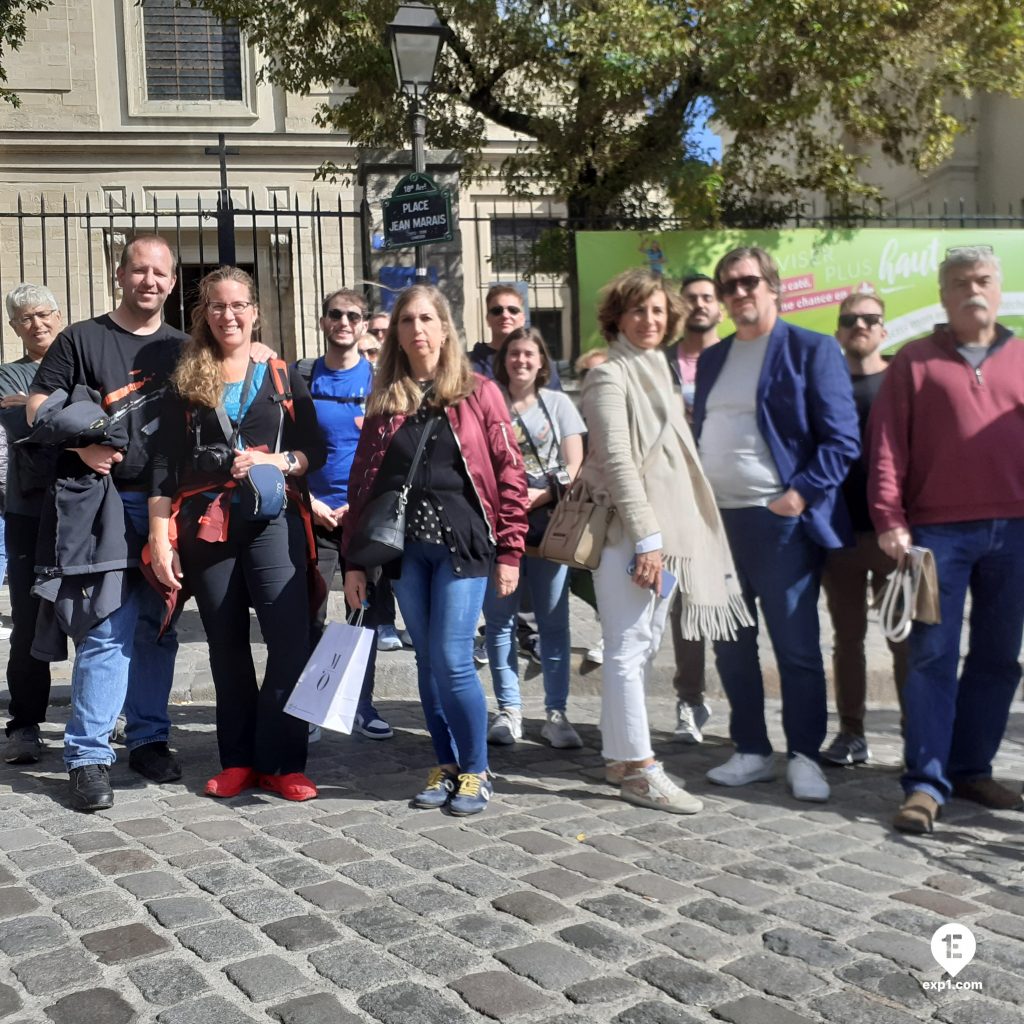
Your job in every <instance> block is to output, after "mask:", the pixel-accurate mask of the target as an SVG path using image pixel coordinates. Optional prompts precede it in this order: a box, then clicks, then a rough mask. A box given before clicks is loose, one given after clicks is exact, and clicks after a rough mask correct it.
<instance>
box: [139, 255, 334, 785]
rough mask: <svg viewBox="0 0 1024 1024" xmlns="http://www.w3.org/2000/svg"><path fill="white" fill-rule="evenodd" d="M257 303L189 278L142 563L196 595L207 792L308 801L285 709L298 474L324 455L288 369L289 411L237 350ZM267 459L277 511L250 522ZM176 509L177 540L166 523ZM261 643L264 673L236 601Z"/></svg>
mask: <svg viewBox="0 0 1024 1024" xmlns="http://www.w3.org/2000/svg"><path fill="white" fill-rule="evenodd" d="M258 322H259V307H258V306H257V304H256V292H255V288H254V286H253V282H252V279H251V278H250V277H249V275H248V274H246V273H245V272H244V271H242V270H239V269H237V268H235V267H221V268H220V269H218V270H215V271H213V272H212V273H210V274H207V275H206V277H204V278H203V279H202V281H200V282H199V301H198V303H197V304H196V307H195V310H194V312H193V314H192V330H191V337H190V338H189V341H188V342H187V343H186V345H185V348H184V350H183V352H182V356H181V360H180V361H179V363H178V367H177V369H176V370H175V373H174V376H173V377H172V388H171V389H170V390H169V393H168V396H167V397H166V399H165V402H164V407H163V409H162V412H161V417H160V434H159V437H158V450H157V454H156V456H155V458H154V460H153V485H152V487H153V490H152V494H153V497H151V498H150V501H149V531H150V534H149V544H150V552H151V556H152V567H153V571H154V574H155V576H156V579H157V581H158V582H159V583H160V584H161V586H163V587H165V588H169V589H170V590H172V591H178V590H181V588H182V583H183V581H184V584H185V586H186V587H187V589H188V590H189V591H191V592H192V593H193V594H194V595H195V598H196V603H197V604H198V606H199V614H200V616H201V618H202V621H203V627H204V629H205V631H206V636H207V642H208V643H209V647H210V669H211V671H212V673H213V683H214V688H215V689H216V691H217V744H218V747H219V750H220V762H221V767H222V771H221V772H220V773H219V774H217V775H215V776H214V777H213V778H212V779H210V781H209V782H207V784H206V793H207V795H208V796H215V797H231V796H236V795H237V794H239V793H241V792H242V791H243V790H245V789H250V788H252V787H254V786H259V787H260V788H262V789H266V790H269V791H270V792H272V793H277V794H279V795H281V796H283V797H284V798H285V799H286V800H310V799H312V798H313V797H315V796H316V795H317V790H316V786H315V785H314V784H313V783H312V782H311V781H310V780H309V779H308V778H306V776H305V774H304V772H305V768H306V744H307V737H308V726H307V724H306V723H305V722H303V721H301V720H299V719H298V718H293V717H292V716H291V715H287V714H285V712H284V705H285V703H286V702H287V700H288V697H289V695H290V694H291V691H292V689H293V687H294V685H295V682H296V680H297V679H298V678H299V674H300V673H301V671H302V669H303V666H304V665H305V663H306V660H307V659H308V657H309V623H310V607H309V597H308V590H307V567H308V564H309V559H308V548H307V543H308V542H307V524H306V522H305V521H304V516H303V514H302V511H301V505H303V504H306V503H308V500H309V499H308V495H306V494H305V491H304V487H302V488H300V487H298V486H296V482H297V480H299V479H301V478H302V477H303V475H304V474H305V473H306V472H307V471H309V470H313V469H317V468H319V467H320V466H321V465H322V464H323V462H324V458H325V454H326V452H325V447H324V442H323V440H322V439H321V436H320V430H319V427H318V425H317V420H316V412H315V410H314V408H313V402H312V399H311V398H310V397H309V392H308V391H307V389H306V385H305V383H304V382H303V380H302V378H301V376H300V375H299V374H298V372H297V371H296V370H294V369H292V370H291V372H290V373H289V375H288V390H290V392H291V394H292V396H293V414H294V418H293V415H292V414H290V413H289V412H287V411H286V409H285V407H284V406H285V403H284V402H282V401H281V395H280V394H279V393H278V388H277V386H276V385H275V383H274V380H273V377H274V372H275V370H274V367H273V366H270V365H269V364H267V363H261V364H259V365H257V364H255V363H253V361H252V360H251V359H250V351H251V349H252V346H253V343H254V342H253V339H254V334H255V331H256V329H257V326H258ZM261 465H270V466H275V467H277V469H279V470H280V471H281V473H283V474H284V476H285V477H286V478H287V479H286V484H287V506H286V508H285V509H284V510H283V511H282V512H281V514H280V515H278V516H277V517H276V518H274V519H270V520H255V519H251V518H249V517H248V516H247V515H246V514H245V512H244V510H243V509H244V506H243V503H242V502H241V501H240V495H241V493H242V489H243V488H244V487H247V486H248V483H247V477H248V474H249V470H250V469H252V468H253V467H254V466H261ZM175 505H177V506H178V507H177V510H176V515H175V526H176V533H177V548H175V547H174V546H172V534H171V531H170V522H171V516H172V509H173V508H174V506H175ZM250 607H252V608H254V609H255V610H256V617H257V619H258V620H259V624H260V629H261V631H262V633H263V639H264V641H265V643H266V645H267V667H266V671H265V673H264V677H263V682H262V684H259V683H258V682H257V679H256V669H255V666H254V664H253V657H252V648H251V646H250V643H249V631H250V625H249V608H250Z"/></svg>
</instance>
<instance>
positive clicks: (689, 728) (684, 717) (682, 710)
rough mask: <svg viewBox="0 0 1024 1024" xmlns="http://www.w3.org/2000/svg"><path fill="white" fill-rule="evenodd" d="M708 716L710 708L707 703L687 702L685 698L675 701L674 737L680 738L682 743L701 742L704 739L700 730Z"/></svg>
mask: <svg viewBox="0 0 1024 1024" xmlns="http://www.w3.org/2000/svg"><path fill="white" fill-rule="evenodd" d="M710 717H711V708H709V707H708V706H707V704H687V703H686V701H685V700H680V701H676V729H675V738H676V739H677V740H682V742H683V743H702V742H703V741H704V733H703V732H702V730H703V728H704V726H705V725H706V724H707V721H708V719H709V718H710Z"/></svg>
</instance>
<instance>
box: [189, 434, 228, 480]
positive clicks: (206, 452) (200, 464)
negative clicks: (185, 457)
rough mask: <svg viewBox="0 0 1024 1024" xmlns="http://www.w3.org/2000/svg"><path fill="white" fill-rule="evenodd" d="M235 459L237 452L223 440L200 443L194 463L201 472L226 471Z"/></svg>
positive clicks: (193, 458) (193, 453)
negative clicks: (212, 442)
mask: <svg viewBox="0 0 1024 1024" xmlns="http://www.w3.org/2000/svg"><path fill="white" fill-rule="evenodd" d="M234 461H235V453H234V452H233V451H232V450H231V449H230V448H229V447H228V446H227V445H226V444H224V442H223V441H220V442H217V443H214V444H201V445H198V446H197V447H196V448H195V449H194V450H193V452H192V463H193V465H194V466H195V467H196V469H198V470H199V472H200V473H226V472H227V471H228V470H229V469H231V463H232V462H234Z"/></svg>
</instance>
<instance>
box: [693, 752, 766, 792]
mask: <svg viewBox="0 0 1024 1024" xmlns="http://www.w3.org/2000/svg"><path fill="white" fill-rule="evenodd" d="M707 778H708V781H709V782H713V783H715V785H717V786H746V785H749V784H750V783H751V782H771V781H772V779H774V778H775V766H774V764H773V763H772V755H771V754H739V753H736V754H733V755H732V757H730V758H729V760H728V761H726V762H725V764H720V765H719V766H718V767H717V768H712V769H711V771H709V772H708V773H707Z"/></svg>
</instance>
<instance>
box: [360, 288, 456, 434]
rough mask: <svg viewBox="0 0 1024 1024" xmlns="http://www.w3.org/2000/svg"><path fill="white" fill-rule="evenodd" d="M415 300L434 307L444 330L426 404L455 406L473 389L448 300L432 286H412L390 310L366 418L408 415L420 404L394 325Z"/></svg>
mask: <svg viewBox="0 0 1024 1024" xmlns="http://www.w3.org/2000/svg"><path fill="white" fill-rule="evenodd" d="M417 299H426V300H427V302H429V303H430V304H431V305H432V306H433V307H434V311H435V312H436V313H437V318H438V320H439V321H440V322H441V327H442V328H443V330H444V344H443V345H442V346H441V352H440V354H439V357H438V363H437V370H436V372H435V374H434V387H433V388H432V390H431V393H430V397H429V399H428V401H429V403H430V404H431V405H432V406H434V407H436V408H443V407H444V406H446V405H455V404H456V403H457V402H461V401H462V399H464V398H466V397H467V396H468V395H471V394H472V393H473V391H474V389H475V388H476V378H475V377H474V376H473V371H472V369H471V368H470V365H469V360H468V359H467V358H466V354H465V352H463V351H462V346H461V345H460V344H459V336H458V333H457V332H456V330H455V321H454V320H452V312H451V309H450V308H449V307H448V301H447V300H446V299H445V297H444V296H443V295H442V294H441V293H440V292H439V291H438V290H437V289H436V288H434V287H433V286H432V285H427V284H414V285H413V286H412V287H411V288H406V289H405V291H403V292H402V293H401V294H400V295H399V296H398V299H397V300H396V302H395V308H394V309H393V310H392V311H391V321H390V323H389V324H388V333H387V334H386V335H385V337H384V343H383V345H382V346H381V350H380V358H379V359H378V360H377V371H376V374H375V376H374V379H373V391H372V392H371V394H370V399H369V401H368V402H367V403H366V412H367V414H368V415H370V416H375V415H384V416H389V415H392V414H393V413H402V414H404V415H406V416H409V415H411V414H412V413H414V412H415V411H416V410H417V409H418V408H419V407H420V403H421V402H422V401H423V389H422V388H421V387H420V385H419V382H418V381H417V380H416V378H415V377H414V376H413V374H412V367H411V366H410V364H409V359H408V357H407V356H406V354H405V352H403V351H402V346H401V345H399V344H398V326H399V322H400V321H401V319H402V314H403V313H404V312H405V309H406V307H407V306H409V305H411V304H412V303H413V302H415V301H416V300H417Z"/></svg>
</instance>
